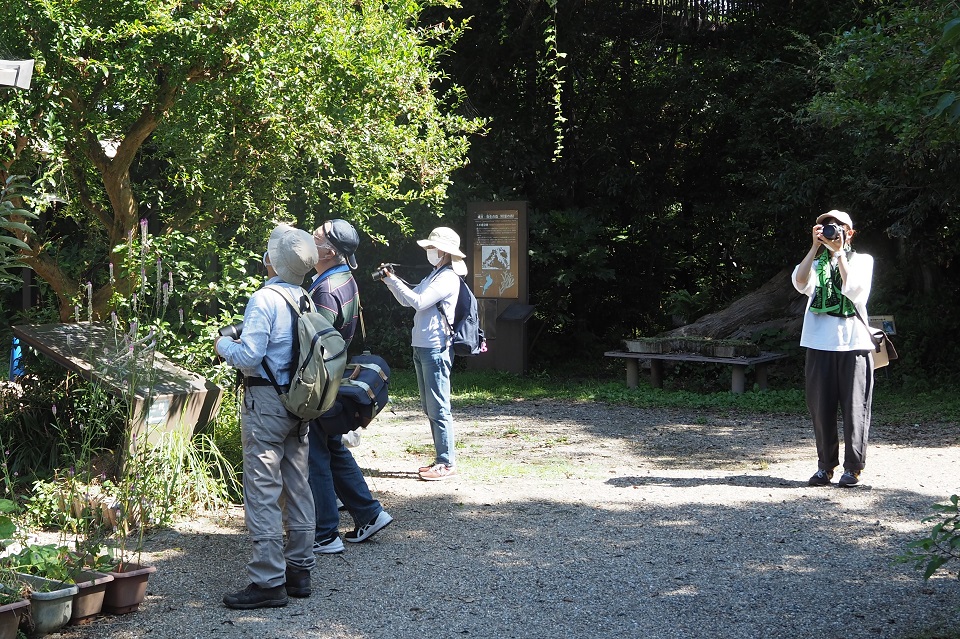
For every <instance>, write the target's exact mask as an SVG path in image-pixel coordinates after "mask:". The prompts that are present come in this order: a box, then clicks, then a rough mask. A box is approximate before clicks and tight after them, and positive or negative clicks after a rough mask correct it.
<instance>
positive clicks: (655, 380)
mask: <svg viewBox="0 0 960 639" xmlns="http://www.w3.org/2000/svg"><path fill="white" fill-rule="evenodd" d="M650 385H651V386H653V387H654V388H663V362H662V361H660V360H659V359H651V360H650Z"/></svg>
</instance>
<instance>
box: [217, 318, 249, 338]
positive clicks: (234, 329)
mask: <svg viewBox="0 0 960 639" xmlns="http://www.w3.org/2000/svg"><path fill="white" fill-rule="evenodd" d="M217 332H218V333H220V335H222V336H223V337H229V338H230V339H240V334H241V333H242V332H243V322H237V323H236V324H231V325H230V326H224V327H223V328H221V329H220V330H219V331H217Z"/></svg>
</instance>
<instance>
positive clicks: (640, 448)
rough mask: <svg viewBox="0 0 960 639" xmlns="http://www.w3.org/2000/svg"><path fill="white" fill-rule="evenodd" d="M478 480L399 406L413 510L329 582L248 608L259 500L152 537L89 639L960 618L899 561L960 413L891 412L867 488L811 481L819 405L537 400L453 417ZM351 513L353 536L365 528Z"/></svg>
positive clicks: (956, 600)
mask: <svg viewBox="0 0 960 639" xmlns="http://www.w3.org/2000/svg"><path fill="white" fill-rule="evenodd" d="M455 418H456V419H457V425H458V437H459V440H460V441H459V442H458V454H459V455H460V469H461V476H460V477H459V478H458V479H456V480H450V481H446V482H423V481H420V480H418V479H417V477H416V475H415V469H416V467H417V466H419V465H421V464H422V463H423V462H425V461H429V458H430V452H431V450H432V447H431V445H430V438H429V433H428V428H427V426H426V425H425V423H424V421H423V420H422V419H421V418H420V417H419V416H418V415H417V413H416V412H414V411H412V410H407V409H395V410H393V411H389V410H388V412H386V413H384V414H383V415H382V416H381V418H380V419H379V420H378V422H376V423H375V425H374V426H373V427H371V428H370V429H369V430H368V431H367V432H366V433H365V434H364V441H363V443H362V445H361V446H360V447H358V448H356V449H354V453H355V455H356V456H357V458H358V460H359V461H360V464H361V466H362V467H364V468H366V469H368V470H369V475H370V478H369V482H370V485H371V488H372V489H373V490H374V492H375V493H376V494H377V495H378V497H379V499H380V500H381V501H382V502H383V504H384V506H385V507H386V508H387V510H388V511H389V512H390V513H391V514H392V515H393V516H394V518H395V522H394V524H393V525H392V526H390V527H389V528H387V529H385V530H384V531H382V532H381V533H380V534H379V535H378V536H377V537H375V538H374V539H372V540H371V541H369V542H367V543H364V544H360V545H352V544H347V546H348V547H347V549H346V552H345V553H343V554H342V555H334V556H320V557H318V564H317V568H316V569H315V570H314V573H313V576H314V594H313V596H312V597H311V598H309V599H305V600H295V599H291V602H290V605H288V606H287V607H286V608H279V609H266V610H253V611H233V610H228V609H226V608H224V607H223V606H222V604H221V603H220V600H221V597H222V595H223V593H224V592H226V591H232V590H236V589H239V588H241V587H243V586H244V585H245V581H244V570H243V566H244V563H245V561H246V559H247V557H248V554H249V542H248V540H247V538H246V535H245V533H244V530H243V520H242V511H241V510H240V509H239V508H238V509H236V510H234V511H231V512H230V513H227V514H226V515H218V516H217V517H212V518H204V519H199V520H196V521H190V522H183V523H182V524H180V525H178V526H177V527H176V528H175V529H174V530H165V531H162V532H159V533H156V534H154V535H153V536H152V537H151V538H150V539H149V540H148V548H147V549H148V551H149V552H148V554H147V559H148V560H149V561H150V562H151V563H154V564H155V565H156V566H157V567H158V570H157V572H156V573H155V574H154V575H153V576H152V577H151V580H150V588H149V591H148V595H147V599H146V601H145V602H144V604H143V605H142V606H141V609H140V611H138V612H136V613H134V614H130V615H125V616H118V617H103V618H100V619H98V620H96V621H95V622H93V623H92V624H90V625H87V626H82V627H76V628H68V629H66V630H65V631H63V632H61V633H59V635H51V636H60V637H65V638H69V639H80V638H83V639H92V638H101V637H110V638H121V639H123V638H141V637H142V638H147V637H149V638H167V637H170V638H177V639H186V638H188V637H250V638H257V639H273V638H276V639H281V638H288V637H318V638H340V637H366V638H384V639H386V638H406V637H421V636H436V637H452V636H458V637H483V638H491V639H493V638H496V639H504V638H510V637H518V638H519V637H524V638H544V639H546V638H553V637H576V636H585V637H656V638H661V637H662V638H669V637H711V638H712V637H716V638H724V639H730V638H741V637H742V638H744V639H746V638H750V639H754V638H756V637H763V636H767V635H770V634H776V635H777V636H780V637H790V638H793V637H796V638H802V637H816V638H832V637H836V638H840V637H844V638H848V639H857V638H860V637H898V638H903V637H916V636H918V635H920V633H921V632H924V631H926V632H929V633H930V634H929V635H925V636H926V637H935V636H937V635H936V631H937V630H939V629H942V628H952V629H954V632H956V629H957V628H960V581H958V580H957V579H956V566H953V567H952V569H951V571H949V572H947V573H945V574H943V575H938V576H937V577H935V578H933V579H931V580H930V581H929V582H926V583H925V582H923V580H922V578H921V575H920V573H919V572H918V571H915V570H914V569H913V568H912V567H911V566H908V565H904V564H893V563H891V559H892V558H893V557H894V556H895V555H897V554H898V553H899V552H901V551H902V549H903V547H904V544H905V543H906V542H907V541H909V540H911V539H914V538H916V537H917V536H919V534H920V533H921V531H923V530H925V527H924V526H923V525H921V524H920V519H922V518H923V517H924V516H926V515H927V514H929V506H930V504H932V503H933V502H936V501H942V500H944V499H946V498H947V497H948V496H949V495H950V494H951V493H960V427H958V425H956V424H936V425H924V426H922V427H921V426H916V425H904V426H900V427H897V428H892V427H875V428H874V433H873V435H872V442H871V444H872V446H871V449H870V457H869V460H868V466H867V469H866V471H864V475H863V485H862V486H860V487H858V488H855V489H840V488H837V487H836V486H835V485H834V486H832V487H828V488H809V487H807V485H806V480H807V478H808V477H809V476H810V475H811V474H812V473H813V471H814V470H816V458H815V452H814V442H813V438H812V433H811V430H810V427H809V425H808V423H807V420H806V419H804V418H801V417H796V418H793V417H787V418H770V417H766V416H762V417H755V416H746V415H735V414H727V413H716V414H708V413H694V412H691V413H683V412H674V411H660V410H641V409H632V408H626V407H619V406H607V405H603V404H574V403H566V402H553V401H543V402H525V401H517V402H511V403H506V404H498V405H490V406H485V407H480V408H469V409H461V410H456V411H455ZM352 527H353V524H352V522H351V520H350V517H349V516H348V515H345V516H344V518H343V523H342V530H344V531H346V530H349V529H352Z"/></svg>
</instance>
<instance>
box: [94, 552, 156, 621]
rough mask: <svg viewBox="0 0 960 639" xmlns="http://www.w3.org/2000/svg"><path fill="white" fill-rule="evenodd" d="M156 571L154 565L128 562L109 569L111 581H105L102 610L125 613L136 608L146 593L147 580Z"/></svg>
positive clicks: (117, 613) (115, 613)
mask: <svg viewBox="0 0 960 639" xmlns="http://www.w3.org/2000/svg"><path fill="white" fill-rule="evenodd" d="M156 571H157V567H156V566H141V565H140V564H129V563H128V564H121V565H120V566H119V567H118V568H117V570H115V571H110V572H109V573H108V574H110V575H111V576H113V581H111V582H109V583H107V589H106V591H105V592H104V595H103V612H109V613H110V614H113V615H125V614H127V613H128V612H134V611H135V610H137V609H138V608H139V607H140V603H141V602H142V601H143V598H144V597H145V596H146V594H147V580H148V579H150V575H151V574H153V573H154V572H156Z"/></svg>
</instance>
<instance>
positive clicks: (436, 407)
mask: <svg viewBox="0 0 960 639" xmlns="http://www.w3.org/2000/svg"><path fill="white" fill-rule="evenodd" d="M413 368H414V370H416V372H417V387H418V388H419V389H420V406H421V407H422V408H423V412H424V413H425V414H426V416H427V419H429V420H430V430H431V431H432V432H433V445H434V447H435V448H436V449H437V457H436V459H435V460H434V462H433V463H434V464H446V465H447V466H453V465H454V463H455V455H454V439H453V415H452V414H451V412H450V370H451V369H452V368H453V356H452V355H451V353H450V349H448V348H422V347H419V346H414V347H413Z"/></svg>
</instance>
